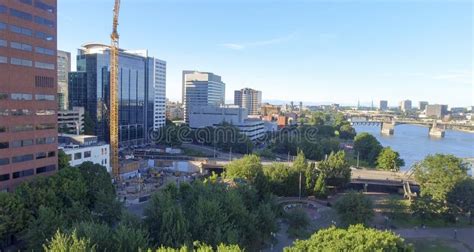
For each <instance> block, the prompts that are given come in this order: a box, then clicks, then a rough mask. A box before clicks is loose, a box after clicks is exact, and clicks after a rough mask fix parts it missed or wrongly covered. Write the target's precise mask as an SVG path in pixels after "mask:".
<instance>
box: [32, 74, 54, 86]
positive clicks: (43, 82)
mask: <svg viewBox="0 0 474 252" xmlns="http://www.w3.org/2000/svg"><path fill="white" fill-rule="evenodd" d="M35 86H36V87H41V88H54V78H53V77H45V76H35Z"/></svg>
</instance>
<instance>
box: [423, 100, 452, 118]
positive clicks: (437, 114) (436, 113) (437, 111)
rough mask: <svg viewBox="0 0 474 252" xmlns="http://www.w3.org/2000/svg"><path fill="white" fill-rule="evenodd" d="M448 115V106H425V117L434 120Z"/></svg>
mask: <svg viewBox="0 0 474 252" xmlns="http://www.w3.org/2000/svg"><path fill="white" fill-rule="evenodd" d="M447 114H448V105H440V104H432V105H427V106H426V116H427V117H434V118H438V119H439V118H443V117H444V116H445V115H447Z"/></svg>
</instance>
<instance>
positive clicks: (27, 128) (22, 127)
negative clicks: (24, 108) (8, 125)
mask: <svg viewBox="0 0 474 252" xmlns="http://www.w3.org/2000/svg"><path fill="white" fill-rule="evenodd" d="M33 129H34V127H33V125H32V124H24V125H16V126H13V127H12V132H24V131H32V130H33Z"/></svg>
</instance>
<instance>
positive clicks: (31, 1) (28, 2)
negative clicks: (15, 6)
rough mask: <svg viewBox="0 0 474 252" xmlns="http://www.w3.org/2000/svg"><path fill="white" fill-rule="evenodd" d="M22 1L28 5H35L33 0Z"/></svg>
mask: <svg viewBox="0 0 474 252" xmlns="http://www.w3.org/2000/svg"><path fill="white" fill-rule="evenodd" d="M20 2H22V3H24V4H28V5H33V0H20Z"/></svg>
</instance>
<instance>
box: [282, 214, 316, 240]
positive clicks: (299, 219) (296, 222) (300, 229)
mask: <svg viewBox="0 0 474 252" xmlns="http://www.w3.org/2000/svg"><path fill="white" fill-rule="evenodd" d="M286 220H287V221H288V233H289V234H290V235H291V236H294V237H298V236H301V235H303V234H304V233H305V231H306V229H307V228H308V226H309V224H310V221H311V220H310V219H309V217H308V214H307V213H306V212H305V211H304V210H303V209H301V208H296V209H293V210H291V211H289V212H288V213H287V214H286Z"/></svg>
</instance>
